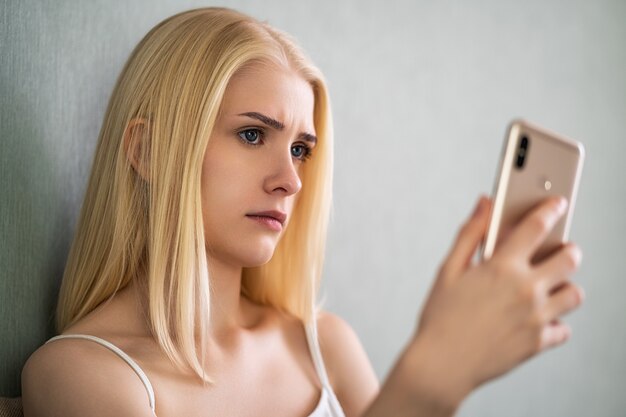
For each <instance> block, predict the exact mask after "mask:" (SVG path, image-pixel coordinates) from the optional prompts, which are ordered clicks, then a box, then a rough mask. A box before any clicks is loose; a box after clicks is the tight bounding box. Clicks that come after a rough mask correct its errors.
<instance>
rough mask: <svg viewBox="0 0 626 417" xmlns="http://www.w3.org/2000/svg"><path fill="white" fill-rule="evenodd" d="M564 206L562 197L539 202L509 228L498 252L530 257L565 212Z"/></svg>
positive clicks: (565, 202) (564, 201) (565, 203)
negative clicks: (516, 223)
mask: <svg viewBox="0 0 626 417" xmlns="http://www.w3.org/2000/svg"><path fill="white" fill-rule="evenodd" d="M566 206H567V201H566V200H565V199H564V198H550V199H548V200H547V201H544V202H543V203H541V204H539V205H538V206H537V207H535V208H534V209H533V210H531V212H530V213H529V214H528V215H526V216H525V217H524V218H523V219H522V221H521V222H520V223H519V225H518V226H516V227H515V228H514V229H512V230H511V232H510V234H509V235H508V236H507V238H506V240H504V241H503V242H502V246H501V248H500V252H502V253H505V254H507V255H509V256H511V255H514V254H515V255H519V254H521V255H522V256H523V257H524V258H525V259H530V258H531V257H532V255H533V254H534V253H535V252H536V250H537V249H538V248H539V246H540V245H541V243H542V242H543V241H544V240H545V239H546V237H547V236H548V234H549V233H550V231H551V230H552V228H553V227H554V225H555V224H556V222H557V221H558V220H559V218H560V217H561V216H562V215H563V213H565V208H566Z"/></svg>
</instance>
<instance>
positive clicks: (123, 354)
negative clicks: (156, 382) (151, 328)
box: [46, 334, 156, 415]
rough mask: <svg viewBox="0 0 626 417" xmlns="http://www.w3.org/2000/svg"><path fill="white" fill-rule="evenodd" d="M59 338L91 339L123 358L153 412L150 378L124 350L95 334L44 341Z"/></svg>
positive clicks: (71, 335)
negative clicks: (145, 393) (137, 379)
mask: <svg viewBox="0 0 626 417" xmlns="http://www.w3.org/2000/svg"><path fill="white" fill-rule="evenodd" d="M59 339H85V340H91V341H92V342H96V343H98V344H100V345H102V346H104V347H105V348H107V349H109V350H110V351H112V352H113V353H115V354H116V355H117V356H119V357H120V358H121V359H123V360H124V361H125V362H126V363H127V364H128V365H129V366H130V367H131V368H132V369H133V371H135V373H136V374H137V376H138V377H139V379H141V382H142V383H143V385H144V386H145V387H146V391H147V392H148V400H149V402H150V409H151V410H152V414H155V400H154V389H153V388H152V384H151V383H150V380H149V379H148V376H147V375H146V374H145V372H144V371H143V369H141V367H140V366H139V365H138V364H137V362H135V361H134V360H133V359H132V358H131V357H130V356H128V355H127V354H126V352H124V351H123V350H122V349H120V348H118V347H117V346H115V345H114V344H113V343H111V342H108V341H106V340H104V339H101V338H99V337H97V336H92V335H88V334H63V335H60V336H55V337H53V338H51V339H50V340H48V341H47V342H46V343H50V342H53V341H55V340H59ZM155 415H156V414H155Z"/></svg>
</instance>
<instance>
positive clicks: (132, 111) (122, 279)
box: [22, 8, 582, 417]
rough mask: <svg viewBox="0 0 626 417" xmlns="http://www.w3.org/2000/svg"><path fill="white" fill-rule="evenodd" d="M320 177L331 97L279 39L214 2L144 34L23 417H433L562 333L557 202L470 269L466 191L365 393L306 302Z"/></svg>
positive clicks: (113, 105) (472, 241)
mask: <svg viewBox="0 0 626 417" xmlns="http://www.w3.org/2000/svg"><path fill="white" fill-rule="evenodd" d="M331 182H332V126H331V115H330V106H329V100H328V94H327V90H326V85H325V83H324V80H323V77H322V75H321V73H320V72H319V70H317V69H316V68H315V67H314V66H313V64H312V63H311V62H310V61H309V60H308V59H307V58H306V57H305V56H304V55H303V53H302V52H301V51H300V49H299V48H298V47H297V46H296V45H295V43H294V42H293V41H292V40H291V39H290V38H289V37H288V36H287V35H286V34H284V33H282V32H280V31H278V30H276V29H274V28H272V27H270V26H268V25H267V24H264V23H261V22H258V21H256V20H254V19H252V18H250V17H247V16H245V15H242V14H240V13H237V12H235V11H232V10H229V9H223V8H206V9H198V10H192V11H188V12H185V13H181V14H178V15H176V16H173V17H171V18H169V19H167V20H165V21H163V22H162V23H160V24H159V25H157V26H156V27H155V28H154V29H153V30H152V31H150V32H149V33H148V34H147V35H146V37H145V38H144V39H143V40H142V41H141V42H140V43H139V45H138V46H137V47H136V48H135V50H134V51H133V53H132V55H131V57H130V59H129V61H128V63H127V64H126V66H125V68H124V69H123V71H122V74H121V75H120V78H119V80H118V82H117V85H116V87H115V90H114V92H113V95H112V97H111V101H110V104H109V107H108V110H107V114H106V116H105V120H104V123H103V127H102V131H101V133H100V138H99V144H98V148H97V151H96V155H95V159H94V164H93V170H92V174H91V177H90V180H89V184H88V188H87V193H86V197H85V201H84V205H83V207H82V211H81V216H80V219H79V223H78V228H77V231H76V236H75V239H74V242H73V245H72V248H71V251H70V255H69V258H68V262H67V266H66V270H65V274H64V277H63V283H62V287H61V294H60V298H59V305H58V314H57V322H58V329H59V332H60V333H61V336H59V337H57V338H53V339H51V340H50V341H49V342H48V343H46V344H45V345H44V346H43V347H41V348H40V349H39V350H37V351H36V352H35V353H34V354H33V355H32V356H31V358H30V359H29V360H28V362H27V364H26V365H25V367H24V371H23V376H22V379H23V402H24V411H25V415H26V416H44V415H64V416H84V415H90V416H149V415H154V414H156V415H158V416H161V417H162V416H182V415H184V416H195V415H198V416H200V415H202V416H206V415H211V416H213V415H219V416H223V415H224V416H225V415H237V416H266V415H267V416H269V415H271V416H315V417H322V416H343V415H345V416H372V417H373V416H390V415H393V416H436V415H439V416H450V415H453V414H454V413H455V411H456V409H457V408H458V406H459V405H460V403H461V402H462V400H463V399H464V398H465V397H466V396H467V395H468V394H469V393H470V392H471V391H472V390H473V389H475V388H476V387H478V386H479V385H481V384H483V383H484V382H486V381H488V380H490V379H493V378H495V377H497V376H499V375H502V374H503V373H505V372H507V371H508V370H510V369H512V368H514V367H515V366H516V365H518V364H520V363H521V362H522V361H524V360H525V359H527V358H529V357H531V356H532V355H534V354H536V353H538V352H540V351H543V350H545V349H547V348H549V347H552V346H556V345H558V344H561V343H563V342H564V341H565V340H566V339H567V337H568V335H569V330H568V328H567V327H566V326H565V325H563V324H561V323H560V322H559V321H558V318H559V317H560V316H562V315H563V314H565V313H567V312H568V311H571V310H572V309H574V308H576V307H577V306H578V305H579V304H580V302H581V299H582V290H581V289H580V288H578V287H576V286H575V285H573V284H571V283H570V282H569V276H570V275H571V274H572V273H573V272H574V271H575V270H576V269H577V267H578V264H579V259H580V251H579V250H578V249H577V248H576V246H575V245H572V244H569V245H566V246H564V247H563V248H562V249H561V250H560V251H559V252H558V253H556V254H555V255H553V256H552V257H551V258H550V259H548V260H546V261H544V262H543V263H541V264H539V265H531V264H530V257H531V255H532V252H533V250H534V249H535V248H537V247H538V245H539V244H540V243H541V242H542V240H543V239H544V238H545V237H546V234H547V233H548V231H549V230H550V229H551V227H552V226H553V225H554V222H555V221H556V220H557V219H558V218H559V216H560V215H562V213H563V209H564V204H563V202H560V201H556V200H551V201H547V202H545V203H544V204H542V205H541V206H540V207H538V208H537V209H536V210H535V211H533V212H532V213H531V214H529V215H528V216H527V218H525V219H524V221H523V222H522V223H521V224H520V225H519V226H518V227H517V228H516V229H514V230H513V231H512V232H511V234H510V235H509V238H508V239H507V240H506V241H505V242H504V243H503V244H502V245H501V247H500V248H499V249H498V251H497V252H496V254H495V255H494V257H493V258H492V259H491V260H490V261H489V262H486V263H482V264H478V265H474V264H472V263H471V258H472V255H473V254H474V253H475V251H476V249H477V247H478V245H479V243H480V241H481V239H482V238H483V236H484V233H485V229H486V225H487V221H488V217H489V211H490V204H491V203H490V201H489V200H488V199H486V198H481V199H480V200H479V203H478V205H477V208H476V210H475V213H474V214H473V215H472V216H471V218H470V219H468V220H467V222H466V224H465V225H464V227H463V228H462V229H461V232H460V233H459V235H458V237H457V239H456V241H455V243H454V244H453V246H452V250H451V251H450V254H449V255H448V257H447V258H446V259H445V260H444V262H443V264H442V268H441V270H440V273H439V276H438V278H437V280H436V282H435V285H434V287H433V289H432V292H431V294H430V297H429V299H428V301H427V303H426V305H425V307H424V310H423V312H422V316H421V319H420V322H419V326H418V328H417V330H416V332H415V335H414V336H413V337H412V339H411V340H410V341H409V343H408V344H407V346H406V348H405V349H404V350H403V352H402V353H401V355H400V356H399V358H398V361H397V362H396V364H395V366H394V368H393V369H392V371H391V373H390V374H389V376H388V378H387V380H386V381H385V383H384V384H383V386H382V387H381V388H379V386H378V382H377V380H376V377H375V375H374V372H373V370H372V367H371V365H370V363H369V360H368V359H367V356H366V354H365V353H364V350H363V348H362V346H361V344H360V342H359V341H358V338H357V337H356V335H355V333H354V332H353V331H352V329H351V328H350V327H349V326H348V325H347V324H346V323H345V322H344V321H343V320H341V319H340V318H338V317H336V316H334V315H332V314H330V313H326V312H323V311H320V308H319V306H316V305H315V299H316V298H315V297H316V290H317V288H318V286H319V279H320V274H321V271H322V262H323V254H324V243H325V238H326V228H327V223H328V214H329V208H330V190H331Z"/></svg>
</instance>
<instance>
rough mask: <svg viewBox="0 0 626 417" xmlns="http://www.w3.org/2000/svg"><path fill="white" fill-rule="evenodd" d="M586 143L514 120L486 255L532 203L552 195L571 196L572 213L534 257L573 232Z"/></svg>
mask: <svg viewBox="0 0 626 417" xmlns="http://www.w3.org/2000/svg"><path fill="white" fill-rule="evenodd" d="M584 158H585V148H584V147H583V145H582V144H581V143H580V142H577V141H575V140H572V139H569V138H565V137H563V136H560V135H557V134H555V133H553V132H549V131H548V130H546V129H544V128H541V127H539V126H535V125H533V124H531V123H529V122H527V121H524V120H514V121H513V122H511V124H510V125H509V128H508V132H507V136H506V137H505V141H504V147H503V150H502V156H501V158H500V166H499V168H498V171H499V174H498V175H497V177H496V183H495V187H494V196H493V198H494V204H493V209H492V212H491V220H490V222H489V229H488V230H487V237H486V238H485V242H484V245H483V250H482V259H483V260H487V259H489V258H491V256H492V255H493V253H494V250H495V249H496V246H497V245H498V243H499V242H500V241H501V240H502V239H503V238H504V237H505V236H506V234H507V233H508V231H510V230H511V228H512V227H513V226H514V225H515V224H516V223H517V222H519V220H520V219H521V218H522V217H524V215H525V214H526V213H528V212H529V211H530V210H531V209H532V208H534V207H535V206H536V205H537V204H539V203H541V202H542V201H543V200H545V199H546V198H547V197H550V196H563V197H565V198H566V199H567V201H568V203H569V204H568V208H567V213H566V214H565V215H564V216H563V217H561V219H559V222H558V223H557V224H556V225H555V227H554V229H552V231H551V232H550V234H549V236H548V237H547V239H546V240H545V241H544V243H543V245H542V246H541V247H540V248H539V249H538V250H537V252H536V253H535V254H534V256H533V258H532V262H533V263H535V262H539V261H541V260H542V259H544V258H545V257H547V256H549V255H550V254H551V253H552V252H553V251H554V250H555V249H558V248H559V247H560V246H561V245H562V244H563V243H564V242H565V241H566V240H567V238H568V235H569V229H570V225H571V222H572V216H573V214H574V205H575V202H576V193H577V190H578V183H579V181H580V176H581V173H582V167H583V160H584Z"/></svg>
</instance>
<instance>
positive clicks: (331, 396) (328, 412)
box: [305, 315, 345, 417]
mask: <svg viewBox="0 0 626 417" xmlns="http://www.w3.org/2000/svg"><path fill="white" fill-rule="evenodd" d="M305 330H306V338H307V343H308V345H309V350H310V351H311V357H312V358H313V364H314V365H315V370H316V371H317V375H318V377H319V379H320V382H321V383H322V400H321V401H322V402H324V403H326V404H327V405H326V406H325V408H323V409H322V410H320V411H319V412H320V413H321V414H319V415H320V416H324V417H345V415H344V412H343V409H342V407H341V404H339V400H338V399H337V396H336V395H335V392H334V391H333V387H332V386H331V385H330V380H329V379H328V374H327V373H326V366H325V365H324V359H323V358H322V352H321V350H320V344H319V338H318V334H317V319H316V318H315V315H314V318H313V320H311V321H310V322H309V323H306V324H305ZM325 394H327V398H324V397H325ZM317 416H318V414H317V413H313V414H312V415H311V416H309V417H317Z"/></svg>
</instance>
